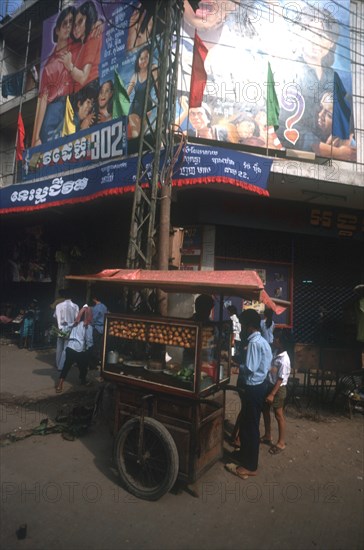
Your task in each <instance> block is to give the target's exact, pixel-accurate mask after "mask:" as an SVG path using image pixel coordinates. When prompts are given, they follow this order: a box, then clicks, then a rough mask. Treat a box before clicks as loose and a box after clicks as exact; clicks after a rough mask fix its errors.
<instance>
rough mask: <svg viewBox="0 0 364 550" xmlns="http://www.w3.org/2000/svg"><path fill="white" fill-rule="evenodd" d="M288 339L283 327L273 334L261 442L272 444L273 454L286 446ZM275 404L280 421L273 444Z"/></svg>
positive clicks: (289, 367) (276, 415)
mask: <svg viewBox="0 0 364 550" xmlns="http://www.w3.org/2000/svg"><path fill="white" fill-rule="evenodd" d="M287 345H288V340H287V338H286V336H285V334H284V331H283V330H282V329H275V331H274V336H273V350H274V353H273V359H272V366H271V369H270V371H269V373H268V381H269V389H268V395H267V397H266V399H265V403H264V406H263V418H264V428H265V433H264V435H263V437H262V438H261V440H260V441H261V443H268V444H270V445H271V447H270V449H269V452H270V453H271V454H272V455H276V454H278V453H281V452H282V451H284V449H285V448H286V443H285V434H286V420H285V417H284V412H283V407H284V401H285V398H286V395H287V381H288V378H289V375H290V372H291V362H290V359H289V355H288V353H287ZM272 406H273V410H274V415H275V417H276V420H277V423H278V441H277V443H276V444H275V445H273V444H272V435H271V416H270V410H271V407H272Z"/></svg>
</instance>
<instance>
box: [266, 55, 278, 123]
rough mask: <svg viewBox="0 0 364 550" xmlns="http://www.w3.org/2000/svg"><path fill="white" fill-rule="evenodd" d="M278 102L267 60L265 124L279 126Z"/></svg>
mask: <svg viewBox="0 0 364 550" xmlns="http://www.w3.org/2000/svg"><path fill="white" fill-rule="evenodd" d="M278 119H279V102H278V98H277V94H276V90H275V84H274V77H273V73H272V69H271V66H270V63H269V62H268V90H267V126H274V129H275V130H277V128H278V127H279V124H278Z"/></svg>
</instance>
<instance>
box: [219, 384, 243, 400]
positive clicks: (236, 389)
mask: <svg viewBox="0 0 364 550" xmlns="http://www.w3.org/2000/svg"><path fill="white" fill-rule="evenodd" d="M223 390H224V391H226V390H231V391H235V392H236V393H238V394H239V397H243V396H244V395H245V390H244V388H238V387H237V386H232V385H231V384H227V385H226V386H224V387H223Z"/></svg>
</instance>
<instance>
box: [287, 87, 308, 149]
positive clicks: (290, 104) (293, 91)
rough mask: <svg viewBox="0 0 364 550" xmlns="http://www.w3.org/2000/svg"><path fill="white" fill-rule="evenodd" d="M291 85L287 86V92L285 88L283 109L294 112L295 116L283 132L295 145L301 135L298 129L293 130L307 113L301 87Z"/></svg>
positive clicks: (288, 120)
mask: <svg viewBox="0 0 364 550" xmlns="http://www.w3.org/2000/svg"><path fill="white" fill-rule="evenodd" d="M289 86H291V84H288V85H287V90H286V93H284V92H285V88H286V86H285V88H284V89H283V93H282V107H283V108H284V109H285V110H286V111H293V114H292V115H291V116H289V117H288V118H287V120H286V129H285V130H284V132H283V135H284V137H285V138H286V140H287V141H289V142H290V143H292V144H293V145H295V144H296V143H297V141H298V139H299V137H300V133H299V131H298V130H296V128H293V126H294V125H295V124H297V122H299V121H300V120H301V118H302V116H303V113H304V112H305V105H306V103H305V98H304V97H303V95H302V94H301V91H300V89H299V86H297V85H296V84H295V85H294V86H293V87H291V88H290V87H289Z"/></svg>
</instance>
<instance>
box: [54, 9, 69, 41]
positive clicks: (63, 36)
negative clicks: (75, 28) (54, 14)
mask: <svg viewBox="0 0 364 550" xmlns="http://www.w3.org/2000/svg"><path fill="white" fill-rule="evenodd" d="M72 25H73V15H72V13H69V14H68V15H67V16H66V17H65V19H63V21H62V23H61V25H60V27H59V28H56V30H55V33H56V35H57V38H58V40H67V39H68V38H69V37H70V34H71V30H72Z"/></svg>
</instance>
